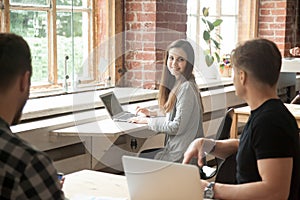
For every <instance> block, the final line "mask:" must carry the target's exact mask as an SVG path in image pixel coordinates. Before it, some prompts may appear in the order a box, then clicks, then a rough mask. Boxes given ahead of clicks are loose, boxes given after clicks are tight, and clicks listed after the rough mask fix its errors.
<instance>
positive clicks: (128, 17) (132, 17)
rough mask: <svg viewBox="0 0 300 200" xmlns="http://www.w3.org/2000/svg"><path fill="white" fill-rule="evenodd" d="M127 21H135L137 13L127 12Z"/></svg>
mask: <svg viewBox="0 0 300 200" xmlns="http://www.w3.org/2000/svg"><path fill="white" fill-rule="evenodd" d="M125 18H126V21H135V14H134V13H126V17H125Z"/></svg>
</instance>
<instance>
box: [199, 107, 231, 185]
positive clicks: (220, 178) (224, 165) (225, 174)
mask: <svg viewBox="0 0 300 200" xmlns="http://www.w3.org/2000/svg"><path fill="white" fill-rule="evenodd" d="M233 113H234V109H233V108H230V109H228V110H227V111H226V115H225V117H224V118H223V120H222V122H221V124H220V126H219V129H218V131H217V134H216V140H225V139H229V138H230V129H231V125H232V118H233ZM235 157H236V154H233V155H231V156H229V157H228V158H226V159H225V160H222V159H220V158H214V164H215V167H216V169H215V170H214V171H213V172H211V168H212V167H213V166H207V168H208V171H210V172H209V175H208V173H206V172H205V171H204V170H203V167H202V168H201V170H200V176H201V178H202V179H204V180H207V179H211V178H213V177H214V176H216V178H215V181H216V182H220V183H235V174H236V168H235V165H236V160H235Z"/></svg>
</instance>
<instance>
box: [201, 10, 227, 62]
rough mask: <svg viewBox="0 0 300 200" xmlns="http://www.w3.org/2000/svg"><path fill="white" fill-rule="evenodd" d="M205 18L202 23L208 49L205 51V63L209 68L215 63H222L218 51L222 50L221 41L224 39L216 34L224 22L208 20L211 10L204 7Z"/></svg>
mask: <svg viewBox="0 0 300 200" xmlns="http://www.w3.org/2000/svg"><path fill="white" fill-rule="evenodd" d="M202 13H203V16H204V17H203V18H202V22H203V23H204V24H205V28H204V31H203V39H204V41H205V42H206V44H207V46H208V49H206V50H204V54H205V62H206V64H207V66H211V65H212V64H213V63H214V61H217V62H218V63H219V62H220V56H219V53H218V50H220V42H218V41H220V40H222V37H221V35H220V34H218V33H216V32H215V28H216V27H218V26H220V25H221V23H222V22H223V20H222V19H216V20H215V21H214V22H211V21H209V20H208V16H209V8H206V7H204V8H203V9H202Z"/></svg>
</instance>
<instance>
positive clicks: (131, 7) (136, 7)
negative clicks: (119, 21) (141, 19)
mask: <svg viewBox="0 0 300 200" xmlns="http://www.w3.org/2000/svg"><path fill="white" fill-rule="evenodd" d="M126 11H142V3H136V2H135V3H126Z"/></svg>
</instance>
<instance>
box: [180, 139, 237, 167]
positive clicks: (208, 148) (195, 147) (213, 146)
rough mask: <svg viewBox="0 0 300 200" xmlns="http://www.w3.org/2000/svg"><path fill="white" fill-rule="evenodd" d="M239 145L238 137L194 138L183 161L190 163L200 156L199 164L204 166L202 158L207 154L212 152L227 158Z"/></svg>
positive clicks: (219, 156)
mask: <svg viewBox="0 0 300 200" xmlns="http://www.w3.org/2000/svg"><path fill="white" fill-rule="evenodd" d="M238 146H239V140H238V139H227V140H216V141H215V140H211V139H207V138H198V139H196V140H194V141H193V142H192V143H191V144H190V146H189V148H188V149H187V150H186V152H185V154H184V159H183V163H184V164H188V163H189V162H190V160H191V159H192V158H194V157H196V158H198V165H199V166H202V165H203V163H202V158H203V157H204V156H206V154H208V153H209V154H212V155H214V156H215V157H218V158H222V159H225V158H227V157H228V156H230V155H232V154H234V153H236V152H237V149H238Z"/></svg>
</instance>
